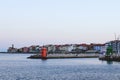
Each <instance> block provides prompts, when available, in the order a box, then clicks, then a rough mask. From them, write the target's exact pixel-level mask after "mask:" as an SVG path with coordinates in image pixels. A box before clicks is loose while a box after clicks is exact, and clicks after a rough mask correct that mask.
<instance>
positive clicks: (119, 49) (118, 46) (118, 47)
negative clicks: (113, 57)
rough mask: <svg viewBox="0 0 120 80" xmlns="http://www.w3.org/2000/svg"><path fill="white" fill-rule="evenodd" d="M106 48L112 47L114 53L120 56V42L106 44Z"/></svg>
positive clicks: (114, 41)
mask: <svg viewBox="0 0 120 80" xmlns="http://www.w3.org/2000/svg"><path fill="white" fill-rule="evenodd" d="M105 44H106V46H108V45H110V46H111V47H112V49H113V52H114V53H116V54H120V40H113V41H109V42H107V43H105Z"/></svg>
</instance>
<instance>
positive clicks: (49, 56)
mask: <svg viewBox="0 0 120 80" xmlns="http://www.w3.org/2000/svg"><path fill="white" fill-rule="evenodd" d="M98 57H99V54H47V56H46V59H59V58H98ZM28 58H30V59H42V56H41V55H31V56H30V57H28Z"/></svg>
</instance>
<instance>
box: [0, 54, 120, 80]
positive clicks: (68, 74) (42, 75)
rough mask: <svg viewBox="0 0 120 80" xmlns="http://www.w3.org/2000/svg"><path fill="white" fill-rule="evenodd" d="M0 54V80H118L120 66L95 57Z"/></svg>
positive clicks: (119, 79) (119, 78)
mask: <svg viewBox="0 0 120 80" xmlns="http://www.w3.org/2000/svg"><path fill="white" fill-rule="evenodd" d="M30 55H31V54H0V80H120V63H119V62H106V61H99V60H98V59H97V58H77V59H75V58H71V59H48V60H41V59H27V58H26V57H28V56H30Z"/></svg>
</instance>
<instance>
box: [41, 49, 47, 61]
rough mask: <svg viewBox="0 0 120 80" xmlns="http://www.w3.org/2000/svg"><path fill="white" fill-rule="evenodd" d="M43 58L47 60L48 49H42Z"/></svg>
mask: <svg viewBox="0 0 120 80" xmlns="http://www.w3.org/2000/svg"><path fill="white" fill-rule="evenodd" d="M41 57H42V58H43V59H46V58H47V49H46V48H44V47H43V48H42V49H41Z"/></svg>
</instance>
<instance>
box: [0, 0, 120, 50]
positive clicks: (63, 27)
mask: <svg viewBox="0 0 120 80" xmlns="http://www.w3.org/2000/svg"><path fill="white" fill-rule="evenodd" d="M119 31H120V0H0V51H6V50H7V48H8V47H10V46H11V45H12V44H14V45H15V47H17V48H20V47H24V46H30V45H46V44H80V43H105V42H107V41H110V40H114V39H115V34H116V36H117V37H118V36H119V35H120V32H119Z"/></svg>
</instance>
